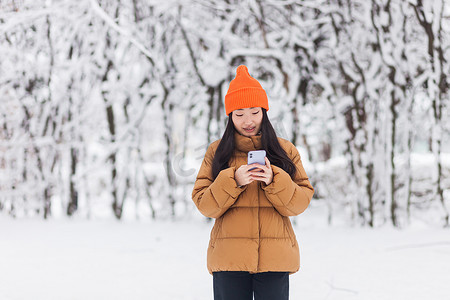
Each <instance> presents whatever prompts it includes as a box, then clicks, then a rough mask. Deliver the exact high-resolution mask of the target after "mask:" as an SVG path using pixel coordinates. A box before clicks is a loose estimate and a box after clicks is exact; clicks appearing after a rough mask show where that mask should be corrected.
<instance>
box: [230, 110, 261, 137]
mask: <svg viewBox="0 0 450 300" xmlns="http://www.w3.org/2000/svg"><path fill="white" fill-rule="evenodd" d="M262 113H263V112H262V108H261V107H249V108H242V109H236V110H233V112H232V113H231V120H232V121H233V124H234V128H236V130H237V131H238V132H239V133H240V134H242V135H245V136H252V135H256V134H257V133H258V132H259V130H260V129H261V122H262V118H263V114H262ZM247 129H253V130H250V131H248V130H247Z"/></svg>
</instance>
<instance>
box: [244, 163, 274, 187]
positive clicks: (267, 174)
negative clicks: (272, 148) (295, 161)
mask: <svg viewBox="0 0 450 300" xmlns="http://www.w3.org/2000/svg"><path fill="white" fill-rule="evenodd" d="M264 160H265V161H266V165H264V166H263V165H260V164H257V167H256V169H253V170H251V171H249V172H250V173H251V178H253V179H254V180H259V181H263V182H264V183H265V184H266V185H269V184H270V183H271V182H272V179H273V172H272V167H271V166H270V161H269V159H268V158H267V157H265V158H264ZM258 169H259V170H258Z"/></svg>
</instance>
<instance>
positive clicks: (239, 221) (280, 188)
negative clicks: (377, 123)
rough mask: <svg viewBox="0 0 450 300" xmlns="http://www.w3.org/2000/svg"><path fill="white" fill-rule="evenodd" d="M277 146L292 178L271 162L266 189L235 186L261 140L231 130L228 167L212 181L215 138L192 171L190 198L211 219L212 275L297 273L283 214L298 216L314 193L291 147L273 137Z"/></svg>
mask: <svg viewBox="0 0 450 300" xmlns="http://www.w3.org/2000/svg"><path fill="white" fill-rule="evenodd" d="M278 141H279V143H280V145H281V147H282V148H283V149H284V150H285V151H286V153H287V155H288V156H289V157H290V159H291V160H292V161H293V162H294V163H295V165H296V167H297V172H296V176H295V179H294V180H292V179H291V177H290V176H289V174H288V173H286V172H285V171H284V170H283V169H282V168H280V167H277V166H276V165H274V164H272V163H271V167H272V171H273V180H272V182H271V183H270V184H269V185H266V184H265V183H264V182H262V181H258V180H254V181H253V182H251V183H250V184H247V185H244V186H243V187H238V185H237V184H236V181H235V179H234V172H235V171H236V170H237V169H238V168H239V167H240V166H241V165H243V164H247V153H248V151H250V150H260V149H261V136H260V135H255V136H250V137H247V136H244V135H241V134H239V133H238V132H235V142H236V147H235V148H236V149H235V151H234V154H233V156H232V158H231V159H230V161H229V166H230V167H229V168H227V169H224V170H222V171H221V172H220V173H219V175H218V176H217V177H216V179H215V180H213V177H212V161H213V158H214V154H215V151H216V149H217V146H218V145H219V143H220V140H217V141H215V142H213V143H211V144H210V145H209V146H208V149H207V151H206V154H205V157H204V159H203V162H202V164H201V167H200V170H199V172H198V175H197V178H196V181H195V184H194V189H193V191H192V200H193V201H194V203H195V205H196V206H197V208H198V210H199V211H200V212H201V213H202V214H203V215H205V216H207V217H210V218H214V219H215V222H214V226H213V228H212V230H211V234H210V241H209V245H208V251H207V268H208V271H209V273H210V274H212V272H215V271H248V272H250V273H258V272H267V271H278V272H289V274H293V273H295V272H297V271H298V270H299V267H300V255H299V247H298V243H297V239H296V236H295V233H294V230H293V228H292V225H291V222H290V219H289V216H296V215H298V214H300V213H302V212H303V211H304V210H305V209H306V208H307V207H308V205H309V203H310V201H311V198H312V196H313V194H314V188H313V187H312V186H311V184H310V182H309V180H308V177H307V175H306V173H305V170H304V168H303V165H302V162H301V159H300V155H299V152H298V150H297V148H296V147H295V146H294V145H293V144H292V143H291V142H289V141H288V140H286V139H283V138H280V137H278Z"/></svg>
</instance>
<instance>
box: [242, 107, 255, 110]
mask: <svg viewBox="0 0 450 300" xmlns="http://www.w3.org/2000/svg"><path fill="white" fill-rule="evenodd" d="M252 108H256V107H250V109H252ZM238 110H244V109H243V108H239V109H238Z"/></svg>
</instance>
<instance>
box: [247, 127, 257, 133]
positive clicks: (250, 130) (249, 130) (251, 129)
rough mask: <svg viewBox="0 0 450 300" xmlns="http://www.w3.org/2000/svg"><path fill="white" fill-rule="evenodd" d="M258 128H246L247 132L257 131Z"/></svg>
mask: <svg viewBox="0 0 450 300" xmlns="http://www.w3.org/2000/svg"><path fill="white" fill-rule="evenodd" d="M255 128H256V127H249V128H244V130H245V132H253V131H255Z"/></svg>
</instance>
